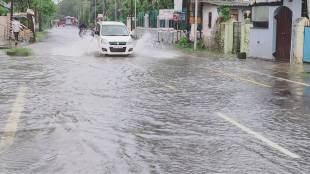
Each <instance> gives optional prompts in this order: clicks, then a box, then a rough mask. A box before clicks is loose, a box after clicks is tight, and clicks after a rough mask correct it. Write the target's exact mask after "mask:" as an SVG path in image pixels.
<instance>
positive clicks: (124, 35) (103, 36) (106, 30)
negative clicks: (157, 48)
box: [95, 21, 134, 56]
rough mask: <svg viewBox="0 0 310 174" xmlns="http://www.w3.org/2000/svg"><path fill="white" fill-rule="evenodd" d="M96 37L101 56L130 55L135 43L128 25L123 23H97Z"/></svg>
mask: <svg viewBox="0 0 310 174" xmlns="http://www.w3.org/2000/svg"><path fill="white" fill-rule="evenodd" d="M95 36H96V38H97V41H98V46H99V53H100V55H127V56H128V55H130V54H132V53H133V49H134V42H133V39H132V37H131V33H130V32H129V31H128V29H127V27H126V25H125V24H124V23H121V22H106V21H101V22H98V23H97V26H96V30H95Z"/></svg>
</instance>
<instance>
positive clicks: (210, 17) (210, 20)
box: [208, 12, 212, 28]
mask: <svg viewBox="0 0 310 174" xmlns="http://www.w3.org/2000/svg"><path fill="white" fill-rule="evenodd" d="M208 27H209V28H211V27H212V12H209V22H208Z"/></svg>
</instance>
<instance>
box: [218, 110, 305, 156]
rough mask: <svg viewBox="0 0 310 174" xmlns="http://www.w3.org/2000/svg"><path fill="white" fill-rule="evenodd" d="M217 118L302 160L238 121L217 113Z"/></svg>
mask: <svg viewBox="0 0 310 174" xmlns="http://www.w3.org/2000/svg"><path fill="white" fill-rule="evenodd" d="M216 115H217V116H219V117H221V118H222V119H224V120H226V121H228V122H229V123H231V124H232V125H234V126H236V127H238V128H239V129H241V130H243V131H244V132H246V133H247V134H250V135H252V136H253V137H255V138H256V139H258V140H260V141H262V142H264V143H266V144H267V145H268V146H270V147H272V148H274V149H276V150H278V151H280V152H281V153H283V154H285V155H287V156H289V157H291V158H300V156H299V155H297V154H295V153H293V152H290V151H289V150H287V149H285V148H283V147H281V146H280V145H278V144H276V143H274V142H273V141H271V140H269V139H267V138H265V137H264V136H262V135H261V134H259V133H257V132H254V131H253V130H251V129H250V128H248V127H246V126H244V125H242V124H240V123H239V122H237V121H236V120H234V119H232V118H230V117H228V116H227V115H225V114H222V113H219V112H218V113H216Z"/></svg>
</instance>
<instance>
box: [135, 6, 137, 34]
mask: <svg viewBox="0 0 310 174" xmlns="http://www.w3.org/2000/svg"><path fill="white" fill-rule="evenodd" d="M136 29H137V0H135V30H136ZM136 31H137V30H136Z"/></svg>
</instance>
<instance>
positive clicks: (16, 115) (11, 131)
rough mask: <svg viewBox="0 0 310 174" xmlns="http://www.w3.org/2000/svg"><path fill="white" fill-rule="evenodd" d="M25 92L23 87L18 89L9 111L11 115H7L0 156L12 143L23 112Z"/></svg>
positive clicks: (25, 89) (0, 143) (0, 142)
mask: <svg viewBox="0 0 310 174" xmlns="http://www.w3.org/2000/svg"><path fill="white" fill-rule="evenodd" d="M26 91H27V88H26V87H24V86H22V87H20V88H19V91H18V94H17V97H16V99H15V102H14V104H13V106H12V109H11V113H10V114H9V118H8V121H7V124H6V125H5V128H4V130H3V132H4V133H3V135H2V137H1V139H0V154H1V153H3V152H4V151H5V149H6V148H7V147H9V146H11V145H12V144H13V142H14V138H15V134H16V131H17V127H18V123H19V120H20V116H21V114H22V112H23V111H24V105H25V101H24V100H25V94H26Z"/></svg>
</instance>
